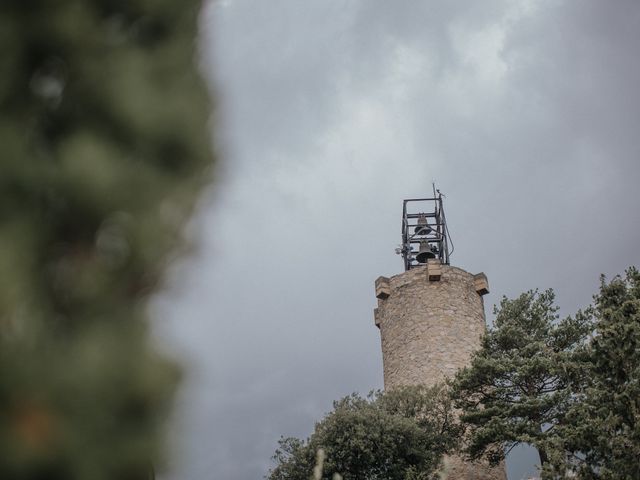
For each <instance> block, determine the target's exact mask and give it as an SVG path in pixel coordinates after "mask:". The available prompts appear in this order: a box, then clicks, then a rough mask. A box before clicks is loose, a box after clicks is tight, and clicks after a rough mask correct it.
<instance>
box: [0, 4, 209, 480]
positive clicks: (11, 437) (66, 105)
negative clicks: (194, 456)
mask: <svg viewBox="0 0 640 480" xmlns="http://www.w3.org/2000/svg"><path fill="white" fill-rule="evenodd" d="M198 10H199V1H197V0H183V1H180V2H175V1H169V0H58V1H51V0H4V1H3V2H2V4H1V5H0V32H2V41H0V111H1V112H2V117H0V148H2V161H1V162H0V165H1V166H0V279H1V280H0V478H3V479H4V478H6V479H16V480H31V479H33V480H35V479H65V480H76V479H78V480H85V479H87V480H93V479H95V480H101V479H104V480H107V479H109V480H112V479H114V478H118V479H124V480H127V479H132V480H135V479H139V478H148V475H149V471H150V467H149V464H150V463H156V464H157V463H158V462H159V460H160V458H161V455H162V451H163V425H164V423H165V419H166V416H167V412H168V409H169V407H170V405H171V399H172V394H173V391H174V389H175V385H176V381H177V378H178V369H177V367H176V365H174V364H173V363H172V362H170V361H169V360H167V359H165V358H164V357H163V356H162V355H160V354H159V353H158V352H157V351H156V349H155V348H154V346H153V345H152V342H151V340H150V338H149V334H148V325H147V314H146V312H145V305H146V303H147V302H146V301H147V299H148V297H149V295H150V294H152V293H153V292H154V291H157V289H158V286H159V285H160V284H161V280H162V278H163V274H164V271H165V269H166V265H167V263H168V261H170V259H171V256H170V255H172V252H175V251H176V248H177V247H178V246H179V245H180V244H181V234H180V232H181V228H182V226H183V224H184V222H185V220H186V219H187V218H188V217H189V214H190V211H191V209H192V207H193V204H194V201H195V199H196V196H197V193H198V192H199V191H200V190H201V189H202V187H203V186H204V185H205V184H206V183H207V182H208V181H209V179H210V174H209V168H210V165H211V160H212V159H211V154H210V144H209V136H208V134H207V121H208V116H209V112H210V106H209V103H208V101H207V96H206V91H205V88H204V87H203V84H202V82H201V79H200V77H199V74H198V71H197V68H196V67H195V65H194V56H195V38H196V33H197V32H196V30H197V16H198Z"/></svg>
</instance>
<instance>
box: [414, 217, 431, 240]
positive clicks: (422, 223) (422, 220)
mask: <svg viewBox="0 0 640 480" xmlns="http://www.w3.org/2000/svg"><path fill="white" fill-rule="evenodd" d="M413 233H414V234H415V235H429V233H431V227H430V226H429V224H428V223H427V217H425V216H424V215H420V216H419V217H418V225H417V226H416V228H415V230H414V231H413Z"/></svg>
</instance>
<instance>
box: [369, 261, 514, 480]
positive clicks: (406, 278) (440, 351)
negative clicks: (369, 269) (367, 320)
mask: <svg viewBox="0 0 640 480" xmlns="http://www.w3.org/2000/svg"><path fill="white" fill-rule="evenodd" d="M488 291H489V290H488V284H487V278H486V276H485V275H484V274H482V273H481V274H477V275H473V274H470V273H468V272H466V271H464V270H462V269H460V268H456V267H452V266H449V265H441V264H440V263H439V262H438V261H436V260H429V263H428V265H427V266H425V267H419V268H414V269H412V270H409V271H407V272H404V273H401V274H399V275H395V276H393V277H391V278H386V277H380V278H378V280H376V296H377V297H378V307H377V308H376V309H375V323H376V325H377V326H378V328H380V336H381V340H382V358H383V367H384V386H385V389H390V388H393V387H396V386H401V385H417V384H425V385H433V384H435V383H438V382H439V381H441V380H443V379H444V378H446V377H452V376H453V375H454V374H455V373H456V371H457V370H458V369H459V368H461V367H464V366H466V365H468V364H469V362H470V359H471V354H472V353H473V352H474V351H475V350H477V349H478V348H479V347H480V338H481V336H482V334H483V333H484V331H485V328H486V323H485V315H484V303H483V300H482V295H484V294H485V293H488ZM444 470H445V472H444V473H446V478H447V479H448V480H505V479H506V474H505V469H504V466H503V465H501V466H499V467H496V468H490V467H489V466H488V465H487V464H485V463H482V462H478V463H468V462H464V461H462V460H461V459H460V458H457V457H447V458H446V459H445V468H444Z"/></svg>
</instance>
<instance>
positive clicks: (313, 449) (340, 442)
mask: <svg viewBox="0 0 640 480" xmlns="http://www.w3.org/2000/svg"><path fill="white" fill-rule="evenodd" d="M459 433H460V430H459V424H458V423H457V422H456V421H455V414H454V412H453V410H452V406H451V400H450V399H449V397H448V394H447V393H446V392H445V390H444V389H443V388H442V387H433V388H426V387H422V386H415V387H402V388H399V389H396V390H391V391H389V392H386V393H378V394H376V395H373V396H370V397H369V398H362V397H360V396H358V395H356V394H353V395H351V396H349V397H345V398H343V399H341V400H339V401H337V402H335V403H334V408H333V411H332V412H331V413H329V414H328V415H327V416H326V417H325V418H323V419H322V420H321V421H320V422H318V423H317V424H316V426H315V430H314V432H313V434H312V435H311V437H309V438H308V439H307V440H300V439H297V438H285V439H282V440H281V441H280V448H278V450H276V454H275V456H274V460H275V462H276V466H275V467H274V469H273V470H271V472H270V474H269V477H268V478H269V479H270V480H308V479H309V478H311V476H312V474H313V472H314V466H315V464H316V454H317V452H318V451H319V450H322V451H323V452H324V454H325V455H326V457H325V459H324V464H323V469H322V477H321V478H323V479H327V480H328V479H331V478H336V477H335V475H339V477H337V478H344V479H345V480H355V479H365V478H371V479H377V478H379V479H389V480H395V479H397V480H411V479H413V480H419V479H424V480H427V479H432V478H436V477H438V473H437V469H438V468H439V467H440V466H441V461H442V457H443V455H444V454H445V453H447V452H450V451H453V450H454V449H455V447H456V445H457V440H458V438H459Z"/></svg>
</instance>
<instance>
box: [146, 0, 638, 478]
mask: <svg viewBox="0 0 640 480" xmlns="http://www.w3.org/2000/svg"><path fill="white" fill-rule="evenodd" d="M201 26H202V35H201V39H200V44H201V48H202V55H203V64H204V67H203V68H204V70H205V71H206V75H207V78H208V81H209V82H210V84H211V85H212V87H213V88H215V90H216V92H217V95H218V99H217V104H218V107H217V118H218V120H217V122H216V125H215V128H214V131H215V135H216V138H217V140H216V142H217V148H218V151H219V152H220V156H221V164H220V165H219V175H218V182H217V184H216V185H215V187H214V188H213V189H212V191H211V192H210V193H209V194H208V195H207V196H205V197H204V198H203V200H202V202H201V205H200V208H199V210H198V213H197V215H196V217H195V218H194V219H193V221H192V222H191V224H190V227H189V231H190V235H191V237H192V238H193V239H194V241H195V243H196V245H197V246H198V248H197V250H196V252H195V253H194V254H193V255H192V256H191V257H190V258H188V259H187V260H185V261H184V262H182V264H181V265H180V266H178V267H176V268H175V270H174V272H173V275H172V282H171V287H170V289H169V291H168V292H167V293H166V294H164V296H162V297H161V298H159V299H158V300H157V301H156V302H155V305H154V311H155V312H156V314H157V316H158V322H157V326H158V328H157V330H158V332H159V333H160V335H161V337H162V338H163V339H164V343H165V344H167V346H168V348H170V349H171V350H172V351H173V352H174V353H175V354H176V355H178V356H179V357H180V358H181V359H182V360H183V362H184V364H185V366H186V368H187V370H186V371H187V375H186V378H185V383H184V388H183V390H182V392H181V395H180V398H179V405H178V407H179V408H178V411H177V413H176V418H175V420H174V427H173V431H172V440H173V441H174V443H175V452H176V454H175V455H174V466H173V473H172V475H171V476H170V477H168V478H170V479H171V480H252V479H260V478H262V477H263V475H265V474H266V473H267V471H268V469H269V466H270V457H271V455H272V454H273V451H274V449H275V448H276V446H277V440H278V438H279V437H280V436H281V435H285V436H290V435H295V436H306V435H308V434H309V433H310V432H311V431H312V428H313V424H314V421H316V420H318V419H320V418H321V417H322V415H323V414H324V413H325V412H328V411H329V410H330V409H331V402H332V401H333V400H334V399H337V398H339V397H341V396H344V395H347V394H349V393H351V392H353V391H358V392H361V393H366V392H368V391H369V390H371V389H375V388H381V387H382V358H381V353H380V338H379V332H378V330H377V329H376V328H375V326H374V323H373V312H372V310H373V308H374V306H375V297H374V290H373V282H374V280H375V279H376V278H377V277H378V276H379V275H387V276H388V275H393V274H396V273H400V272H401V271H402V261H401V258H400V257H398V256H396V255H395V254H394V248H395V247H396V246H397V244H398V243H399V242H400V220H401V209H402V200H403V199H404V198H411V197H417V196H425V195H429V194H430V192H431V182H432V181H435V182H436V184H437V186H438V188H439V189H440V190H441V191H442V192H443V193H444V194H445V195H446V199H445V210H446V213H447V220H448V223H449V228H450V231H451V234H452V237H453V241H454V244H455V252H454V254H453V255H452V258H451V262H452V264H453V265H456V266H459V267H461V268H464V269H466V270H468V271H470V272H472V273H477V272H480V271H484V272H485V273H486V274H487V276H488V278H489V282H490V286H491V294H490V295H489V296H488V297H485V301H486V305H487V307H488V309H489V311H488V312H487V313H489V314H490V313H491V312H490V310H491V306H492V305H493V304H494V303H497V302H498V301H499V299H500V297H501V296H502V295H507V296H515V295H518V294H519V293H520V292H522V291H525V290H528V289H532V288H547V287H553V288H554V289H555V290H556V293H557V299H558V304H559V305H560V306H561V307H562V312H563V313H564V314H569V313H572V312H574V311H575V310H576V309H577V308H579V307H583V306H585V305H586V304H588V303H589V302H590V300H591V295H592V294H593V293H595V291H596V289H597V286H598V281H599V280H598V277H599V275H600V274H601V273H604V274H607V275H608V276H611V275H614V274H616V273H621V272H622V271H623V270H624V269H625V268H626V267H627V266H629V265H632V264H636V265H638V264H640V253H639V251H638V249H639V246H640V222H639V218H638V217H639V215H638V207H639V206H640V202H639V200H638V198H639V197H638V184H639V183H640V95H639V93H638V88H639V86H640V61H639V58H640V2H638V1H637V0H609V1H602V0H579V1H578V0H574V1H568V0H564V1H562V0H554V1H551V0H550V1H498V0H495V1H494V0H485V1H482V2H478V1H477V0H460V1H451V0H442V1H417V0H413V1H400V0H396V1H393V2H389V1H382V0H380V1H372V0H368V1H365V0H361V1H358V0H317V1H300V0H289V1H277V0H271V1H268V2H266V1H260V0H255V1H248V0H247V1H241V0H227V1H221V0H220V1H217V2H212V3H209V4H207V6H206V7H205V9H204V11H203V13H202V24H201ZM490 317H491V315H489V318H490ZM525 456H526V455H525ZM529 463H530V461H529ZM509 467H510V478H511V479H512V480H513V479H519V478H521V476H522V475H523V474H524V472H525V470H526V467H527V460H526V459H524V460H522V459H516V460H515V461H512V462H510V465H509Z"/></svg>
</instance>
